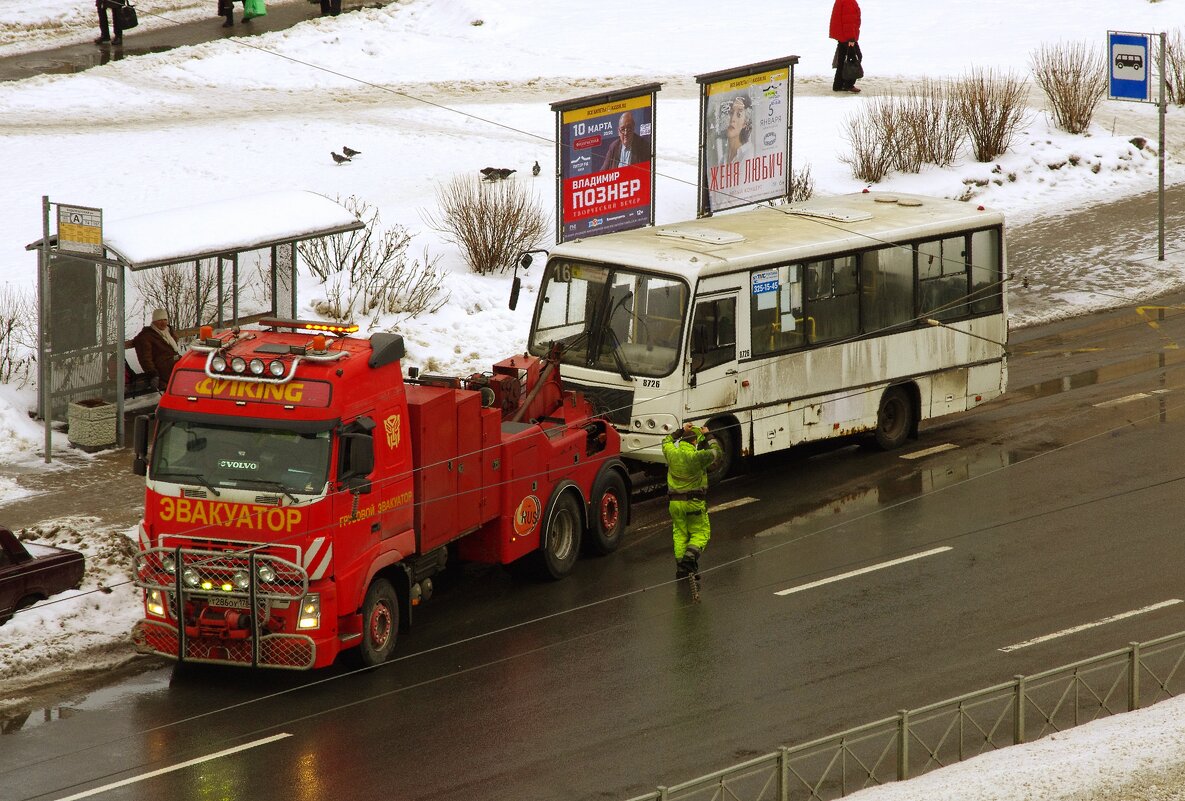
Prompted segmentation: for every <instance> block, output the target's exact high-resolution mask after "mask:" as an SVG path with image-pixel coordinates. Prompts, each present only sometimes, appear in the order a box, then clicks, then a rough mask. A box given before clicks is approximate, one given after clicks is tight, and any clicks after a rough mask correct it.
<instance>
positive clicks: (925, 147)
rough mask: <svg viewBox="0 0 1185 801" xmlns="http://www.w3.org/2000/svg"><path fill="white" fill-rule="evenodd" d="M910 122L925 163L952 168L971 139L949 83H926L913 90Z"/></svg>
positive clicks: (910, 128) (908, 116) (914, 138)
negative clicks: (965, 142) (965, 144)
mask: <svg viewBox="0 0 1185 801" xmlns="http://www.w3.org/2000/svg"><path fill="white" fill-rule="evenodd" d="M906 108H907V112H906V119H907V120H908V127H909V130H910V136H911V137H912V138H913V140H914V146H915V147H916V148H917V150H918V153H919V157H920V159H921V161H922V162H924V163H927V164H936V165H938V166H939V167H949V166H950V165H951V164H953V163H954V160H955V156H957V155H958V153H959V148H961V147H962V146H963V142H964V140H966V138H967V126H966V124H965V123H964V122H963V118H962V116H961V115H960V114H959V113H958V109H957V107H956V104H955V99H954V89H953V87H952V86H951V84H950V82H948V81H938V80H931V79H929V78H925V79H923V80H922V81H921V82H920V83H918V84H917V85H916V86H914V87H912V88H911V89H910V94H909V104H908V105H907V107H906Z"/></svg>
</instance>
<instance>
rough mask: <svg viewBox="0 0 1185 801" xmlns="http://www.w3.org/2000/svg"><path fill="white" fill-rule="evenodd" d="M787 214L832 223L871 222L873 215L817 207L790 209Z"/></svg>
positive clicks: (786, 210) (864, 212)
mask: <svg viewBox="0 0 1185 801" xmlns="http://www.w3.org/2000/svg"><path fill="white" fill-rule="evenodd" d="M785 212H786V213H787V214H797V215H799V216H800V217H819V218H821V219H824V220H831V221H832V222H846V223H853V222H864V221H865V220H871V219H872V214H871V213H870V212H867V211H841V210H839V209H827V208H821V207H819V206H815V207H813V208H802V207H799V208H793V207H791V208H788V209H785Z"/></svg>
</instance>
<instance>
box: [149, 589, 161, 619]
mask: <svg viewBox="0 0 1185 801" xmlns="http://www.w3.org/2000/svg"><path fill="white" fill-rule="evenodd" d="M148 614H150V615H156V616H157V617H164V616H165V604H164V601H163V599H162V598H161V596H160V590H149V591H148Z"/></svg>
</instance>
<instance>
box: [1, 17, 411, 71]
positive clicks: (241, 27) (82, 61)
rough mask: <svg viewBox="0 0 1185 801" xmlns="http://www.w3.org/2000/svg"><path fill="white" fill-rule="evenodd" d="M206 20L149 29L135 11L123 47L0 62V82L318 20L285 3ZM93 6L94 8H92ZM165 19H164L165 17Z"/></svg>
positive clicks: (66, 50) (65, 50) (88, 47)
mask: <svg viewBox="0 0 1185 801" xmlns="http://www.w3.org/2000/svg"><path fill="white" fill-rule="evenodd" d="M389 2H390V0H381V1H380V2H369V3H365V4H363V3H351V2H349V1H348V0H347V2H344V3H342V11H343V13H348V12H350V11H355V10H357V9H359V8H371V7H380V6H385V5H388V4H389ZM209 4H210V16H209V18H208V19H203V20H196V21H193V22H182V23H176V24H174V23H168V24H165V25H164V26H162V27H154V28H153V29H151V30H150V29H148V27H147V26H146V25H145V24H144V23H145V22H146V21H148V20H150V19H151V16H150V13H151V12H150V11H149V9H148V8H146V7H138V9H137V10H138V11H139V15H140V20H141V26H140V27H138V28H134V29H132V30H130V31H128V32H127V33H125V34H124V37H123V44H122V45H120V46H112V45H109V44H105V45H102V46H99V45H95V44H93V43H92V42H91V41H90V40H87V41H86V42H84V43H79V44H72V45H64V46H62V47H55V48H52V49H50V50H42V51H36V52H30V53H20V54H17V55H12V56H6V57H4V58H0V81H18V80H21V79H23V78H31V77H33V76H35V75H59V74H68V73H74V72H82V71H83V70H88V69H90V68H91V67H97V66H100V65H102V64H106V63H108V62H110V61H118V60H120V59H123V58H130V57H133V56H139V55H144V54H145V53H160V52H164V51H166V50H172V49H173V48H175V47H181V46H184V45H193V44H201V43H202V42H209V41H217V40H218V39H226V38H231V37H252V36H258V35H259V34H261V33H269V32H271V31H282V30H286V29H288V28H291V27H292V26H293V25H295V24H297V23H298V22H303V21H304V20H308V19H316V18H318V17H319V16H320V15H321V6H320V3H319V2H318V3H308V2H304V1H303V0H301V2H284V3H273V4H269V5H268V13H267V16H264V17H258V18H256V19H253V20H251V21H250V22H247V23H244V22H242V11H243V9H242V5H241V4H235V7H234V9H235V11H234V19H235V24H234V26H233V27H230V28H223V27H222V22H223V19H222V18H221V17H218V16H216V15H215V10H216V7H217V3H216V2H215V0H209ZM92 5H93V4H92ZM167 16H168V15H165V17H166V18H167ZM94 35H95V36H98V22H97V21H96V22H95V34H94Z"/></svg>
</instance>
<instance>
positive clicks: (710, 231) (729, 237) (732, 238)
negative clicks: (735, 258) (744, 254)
mask: <svg viewBox="0 0 1185 801" xmlns="http://www.w3.org/2000/svg"><path fill="white" fill-rule="evenodd" d="M654 233H655V234H657V235H658V236H669V237H671V238H672V239H687V240H691V241H693V242H702V243H703V244H705V245H735V244H736V243H737V242H744V241H745V237H744V236H743V235H741V234H738V233H735V232H733V231H721V230H720V229H718V228H678V227H675V226H669V227H667V228H659V229H656V230H655V232H654Z"/></svg>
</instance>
